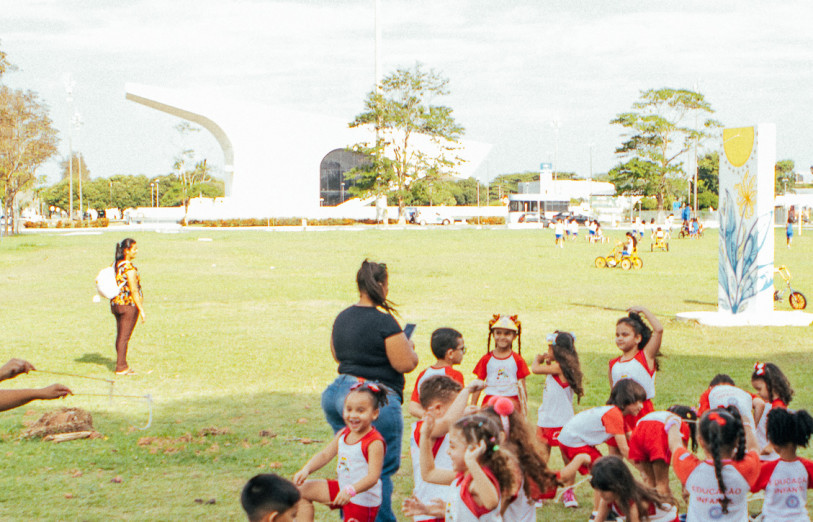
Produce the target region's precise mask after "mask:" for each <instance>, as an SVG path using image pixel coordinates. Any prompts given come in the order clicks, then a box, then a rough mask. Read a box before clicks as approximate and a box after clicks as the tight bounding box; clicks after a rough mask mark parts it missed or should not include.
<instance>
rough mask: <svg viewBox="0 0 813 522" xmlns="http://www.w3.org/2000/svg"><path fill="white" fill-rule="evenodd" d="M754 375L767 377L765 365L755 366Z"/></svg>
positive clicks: (759, 363)
mask: <svg viewBox="0 0 813 522" xmlns="http://www.w3.org/2000/svg"><path fill="white" fill-rule="evenodd" d="M754 373H755V374H756V375H765V363H763V362H758V363H756V364H754Z"/></svg>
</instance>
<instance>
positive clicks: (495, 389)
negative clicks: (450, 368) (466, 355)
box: [472, 315, 531, 413]
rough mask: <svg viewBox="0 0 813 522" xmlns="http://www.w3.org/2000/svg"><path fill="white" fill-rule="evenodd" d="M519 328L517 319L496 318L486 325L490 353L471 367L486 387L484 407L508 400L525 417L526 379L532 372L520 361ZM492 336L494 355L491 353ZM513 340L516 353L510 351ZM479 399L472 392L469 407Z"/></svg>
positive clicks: (504, 316) (514, 317) (496, 316)
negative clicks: (492, 339) (498, 399)
mask: <svg viewBox="0 0 813 522" xmlns="http://www.w3.org/2000/svg"><path fill="white" fill-rule="evenodd" d="M521 328H522V325H521V323H520V322H519V320H518V319H517V316H515V315H513V316H511V317H509V316H507V315H495V316H494V318H493V319H492V320H491V321H489V332H488V349H489V352H488V353H487V354H486V355H484V356H483V357H482V358H481V359H480V361H479V362H478V363H477V366H475V367H474V375H476V376H477V378H478V379H480V380H482V381H485V383H486V388H485V390H484V393H485V397H484V398H483V404H488V403H489V401H490V400H491V398H492V397H508V398H509V399H511V400H512V401H514V402H515V403H516V404H517V405H518V406H519V407H520V410H521V411H522V412H523V413H525V412H526V411H527V392H526V388H525V378H526V377H527V376H528V375H530V374H531V370H530V369H529V368H528V364H527V363H526V362H525V360H524V359H523V358H522V341H521V335H522V329H521ZM492 336H493V337H494V351H490V349H491V337H492ZM514 339H517V351H518V352H519V353H517V352H515V351H514V350H513V345H514ZM479 398H480V392H479V391H478V392H475V393H474V394H473V395H472V404H477V402H478V400H479Z"/></svg>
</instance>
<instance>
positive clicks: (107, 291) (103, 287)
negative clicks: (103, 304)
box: [96, 266, 124, 299]
mask: <svg viewBox="0 0 813 522" xmlns="http://www.w3.org/2000/svg"><path fill="white" fill-rule="evenodd" d="M122 286H124V283H122V284H121V285H119V284H118V283H116V269H115V268H113V267H112V266H108V267H105V268H102V269H101V270H100V271H99V275H97V276H96V291H97V292H99V295H101V296H102V297H104V298H106V299H113V298H114V297H116V296H117V295H119V292H121V287H122Z"/></svg>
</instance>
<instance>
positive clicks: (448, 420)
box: [432, 379, 486, 438]
mask: <svg viewBox="0 0 813 522" xmlns="http://www.w3.org/2000/svg"><path fill="white" fill-rule="evenodd" d="M485 384H486V383H484V382H483V381H481V380H479V379H475V380H473V381H471V382H470V383H469V384H468V385H466V387H465V388H463V389H462V390H460V393H458V394H457V397H455V400H454V401H452V404H450V405H449V407H448V408H447V409H446V413H444V414H443V417H441V418H440V419H438V420H436V421H435V422H434V425H435V426H434V428H433V429H432V436H433V437H435V438H438V437H442V436H444V435H445V434H446V433H447V432H448V431H449V426H451V425H452V424H454V423H455V422H457V421H458V419H460V418H461V417H463V415H464V413H465V410H466V406H467V405H468V403H469V396H471V397H476V396H478V395H480V390H482V389H483V387H485ZM475 394H476V395H475Z"/></svg>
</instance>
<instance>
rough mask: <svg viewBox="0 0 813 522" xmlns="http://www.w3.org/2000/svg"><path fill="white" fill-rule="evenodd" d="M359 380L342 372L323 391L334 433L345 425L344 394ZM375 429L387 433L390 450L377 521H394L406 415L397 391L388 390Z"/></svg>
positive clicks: (327, 417)
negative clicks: (394, 491) (396, 478)
mask: <svg viewBox="0 0 813 522" xmlns="http://www.w3.org/2000/svg"><path fill="white" fill-rule="evenodd" d="M357 382H358V379H357V378H356V377H353V376H352V375H339V376H338V377H337V378H336V380H335V381H333V382H332V383H331V384H330V385H329V386H328V387H327V388H325V391H324V392H322V410H323V411H324V412H325V418H326V419H327V422H328V424H330V427H331V428H333V433H336V432H338V431H339V430H340V429H342V428H344V419H343V418H342V412H343V411H344V397H345V396H346V395H347V393H348V392H349V391H350V387H351V386H353V385H354V384H356V383H357ZM373 426H375V429H377V430H378V431H379V433H381V436H382V437H384V442H386V443H387V452H386V454H385V455H384V466H383V468H382V469H381V508H380V509H379V510H378V516H377V517H376V519H375V520H376V522H395V521H396V518H395V513H393V511H392V489H393V485H392V476H393V475H394V474H395V472H397V471H398V468H399V467H401V437H402V436H403V434H404V416H403V414H402V413H401V400H400V399H399V397H398V394H396V393H395V392H394V391H390V392H389V393H387V405H386V406H384V407H383V408H381V410H380V411H379V412H378V419H376V421H375V422H373Z"/></svg>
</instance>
